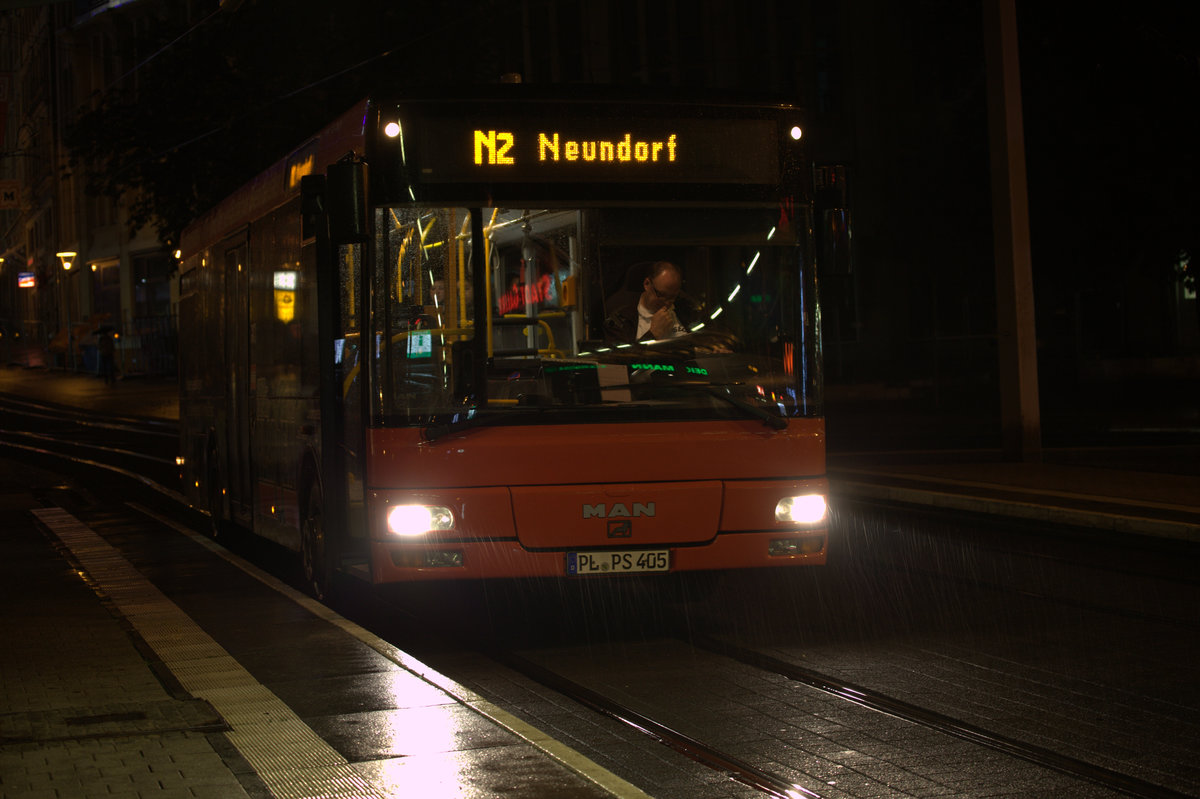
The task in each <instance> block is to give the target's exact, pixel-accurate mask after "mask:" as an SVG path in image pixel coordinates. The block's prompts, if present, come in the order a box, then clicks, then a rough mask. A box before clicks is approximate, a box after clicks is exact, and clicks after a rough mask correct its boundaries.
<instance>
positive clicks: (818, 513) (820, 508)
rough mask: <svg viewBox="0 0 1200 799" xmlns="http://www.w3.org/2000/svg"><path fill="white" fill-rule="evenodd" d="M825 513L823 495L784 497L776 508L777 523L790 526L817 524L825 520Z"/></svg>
mask: <svg viewBox="0 0 1200 799" xmlns="http://www.w3.org/2000/svg"><path fill="white" fill-rule="evenodd" d="M825 511H826V504H825V497H824V496H822V495H821V494H806V495H804V496H802V497H784V498H783V499H781V500H779V504H778V505H776V506H775V521H777V522H786V523H789V524H816V523H817V522H820V521H824V520H825Z"/></svg>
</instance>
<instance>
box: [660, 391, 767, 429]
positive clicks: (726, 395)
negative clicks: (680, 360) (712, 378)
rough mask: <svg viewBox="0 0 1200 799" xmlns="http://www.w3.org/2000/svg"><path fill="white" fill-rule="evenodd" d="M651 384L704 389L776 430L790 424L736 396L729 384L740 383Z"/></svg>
mask: <svg viewBox="0 0 1200 799" xmlns="http://www.w3.org/2000/svg"><path fill="white" fill-rule="evenodd" d="M650 385H653V387H654V388H677V389H688V390H693V391H697V390H698V391H703V392H704V393H705V394H708V395H709V396H711V397H715V398H716V399H719V400H722V401H723V402H727V403H729V404H730V405H732V406H733V407H735V408H737V409H738V410H739V411H742V412H743V413H745V414H746V415H747V416H752V417H754V418H755V419H758V420H760V421H761V422H762V423H763V424H765V425H767V426H768V427H771V428H774V429H775V430H784V429H786V428H787V426H788V420H787V418H786V417H783V416H778V415H776V414H773V413H771V412H770V411H768V410H767V409H766V408H764V407H762V406H761V405H756V404H755V403H753V402H749V401H748V400H744V399H742V398H741V397H738V396H735V395H734V394H733V393H732V392H730V391H729V386H737V385H741V384H740V383H697V382H674V381H672V382H669V383H668V382H662V383H653V384H650Z"/></svg>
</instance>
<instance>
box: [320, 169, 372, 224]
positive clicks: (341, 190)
mask: <svg viewBox="0 0 1200 799" xmlns="http://www.w3.org/2000/svg"><path fill="white" fill-rule="evenodd" d="M325 175H326V181H325V210H326V211H327V212H328V213H329V237H330V238H331V239H332V240H333V243H334V244H335V245H336V244H363V243H365V242H366V241H367V239H368V235H367V167H366V164H364V163H363V162H362V161H339V162H338V163H336V164H330V165H329V168H328V169H327V170H326V172H325Z"/></svg>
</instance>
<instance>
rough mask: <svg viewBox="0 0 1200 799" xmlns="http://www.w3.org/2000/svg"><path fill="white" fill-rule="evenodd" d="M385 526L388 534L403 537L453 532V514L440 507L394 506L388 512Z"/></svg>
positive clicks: (447, 509)
mask: <svg viewBox="0 0 1200 799" xmlns="http://www.w3.org/2000/svg"><path fill="white" fill-rule="evenodd" d="M387 526H388V532H390V533H393V534H394V535H404V536H416V535H424V534H425V533H429V532H435V531H442V530H453V529H454V514H453V513H451V512H450V509H449V508H443V507H441V506H440V505H396V506H394V507H393V508H392V509H391V510H389V511H388V515H387Z"/></svg>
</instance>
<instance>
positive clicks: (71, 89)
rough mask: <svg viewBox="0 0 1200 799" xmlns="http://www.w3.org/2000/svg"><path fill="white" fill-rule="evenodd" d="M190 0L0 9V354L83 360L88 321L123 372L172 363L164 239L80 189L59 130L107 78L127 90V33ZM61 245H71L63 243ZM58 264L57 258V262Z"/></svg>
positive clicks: (71, 364) (114, 202)
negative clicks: (108, 334) (110, 341)
mask: <svg viewBox="0 0 1200 799" xmlns="http://www.w3.org/2000/svg"><path fill="white" fill-rule="evenodd" d="M189 5H190V4H185V3H159V2H153V0H142V2H128V0H125V1H124V2H123V1H122V0H107V2H96V1H95V0H92V2H75V3H53V4H39V5H31V6H30V7H28V8H19V9H16V10H12V11H6V12H0V41H2V42H3V45H0V200H2V201H0V257H3V259H4V261H3V264H0V327H2V329H3V340H2V341H0V358H3V359H4V361H5V362H6V363H17V364H24V365H28V366H41V365H45V366H54V367H61V368H66V369H73V370H76V371H90V372H95V371H96V368H97V362H96V335H97V331H103V330H104V329H105V328H110V329H111V330H112V331H113V332H115V333H116V334H117V340H116V341H117V364H118V368H119V369H120V370H121V372H122V373H124V374H126V375H132V374H172V373H174V371H175V314H174V307H173V304H172V302H171V296H172V291H171V282H172V279H173V277H174V275H175V272H176V270H177V267H176V262H175V259H174V257H173V253H171V252H170V251H168V250H167V249H166V248H165V247H164V246H163V245H162V244H161V243H160V242H159V241H158V238H157V236H156V235H155V232H154V231H153V230H147V229H143V230H139V231H132V232H131V231H130V230H129V225H128V222H127V218H126V215H125V213H124V204H123V202H122V198H119V197H118V198H113V197H108V196H95V195H90V194H88V193H87V192H86V191H85V186H84V180H83V177H82V174H81V172H80V171H78V170H73V169H72V168H71V165H70V154H69V152H68V151H67V148H66V146H65V145H64V133H65V131H66V129H67V127H68V126H69V125H70V124H71V123H72V122H74V121H75V120H76V119H77V117H78V115H79V113H81V111H83V110H85V109H87V108H88V107H90V105H91V104H92V103H94V102H96V100H97V99H98V98H99V97H100V96H101V95H102V94H103V93H104V92H106V91H108V90H110V89H112V88H119V89H121V90H122V91H128V92H136V91H137V78H136V75H137V72H136V66H137V63H138V60H139V59H140V58H142V57H145V56H146V55H148V54H145V53H139V52H138V47H137V42H138V41H139V34H141V33H143V32H144V31H145V30H146V29H147V28H148V27H149V26H152V25H156V24H160V22H161V21H162V19H163V16H162V15H163V14H164V13H174V14H183V15H186V14H188V13H189V12H188V8H189ZM66 253H72V255H66ZM67 264H69V265H70V266H69V268H67Z"/></svg>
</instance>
